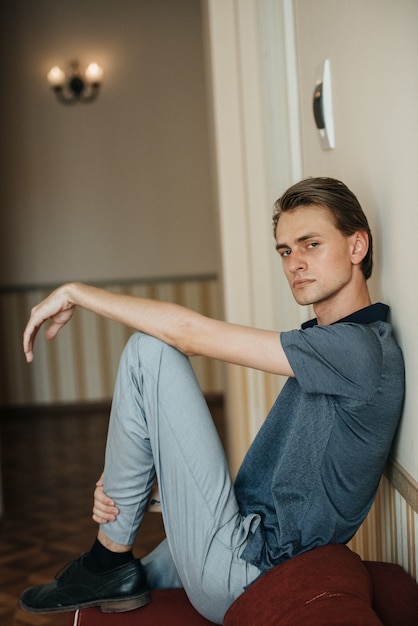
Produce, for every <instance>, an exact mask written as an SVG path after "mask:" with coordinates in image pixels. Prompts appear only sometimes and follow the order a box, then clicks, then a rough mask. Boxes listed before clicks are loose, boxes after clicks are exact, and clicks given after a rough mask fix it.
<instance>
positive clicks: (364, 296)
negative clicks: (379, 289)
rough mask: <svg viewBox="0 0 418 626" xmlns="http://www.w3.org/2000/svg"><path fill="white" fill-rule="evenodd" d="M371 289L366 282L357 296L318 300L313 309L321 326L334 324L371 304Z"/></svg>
mask: <svg viewBox="0 0 418 626" xmlns="http://www.w3.org/2000/svg"><path fill="white" fill-rule="evenodd" d="M371 303H372V302H371V299H370V294H369V290H368V288H367V285H366V283H364V288H363V289H361V290H359V291H358V292H357V293H356V297H354V298H353V297H351V298H341V297H340V298H336V299H334V300H333V301H325V302H318V303H317V304H314V306H313V310H314V313H315V316H316V318H317V320H318V324H319V325H320V326H325V325H327V324H333V323H334V322H338V320H340V319H342V318H344V317H348V316H349V315H351V314H352V313H355V312H356V311H359V310H360V309H364V308H365V307H367V306H370V305H371Z"/></svg>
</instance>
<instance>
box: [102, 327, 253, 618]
mask: <svg viewBox="0 0 418 626" xmlns="http://www.w3.org/2000/svg"><path fill="white" fill-rule="evenodd" d="M155 477H157V480H158V486H159V490H160V497H161V506H162V511H163V520H164V526H165V531H166V536H167V540H165V541H164V542H163V543H162V544H161V545H160V546H158V547H157V548H156V550H154V551H153V552H152V553H151V554H150V555H149V556H148V557H147V558H146V559H144V560H143V563H144V566H145V567H146V571H147V575H148V580H149V583H150V586H151V588H170V587H179V586H181V587H184V589H185V591H186V593H187V595H188V597H189V599H190V601H191V602H192V604H193V605H194V606H195V607H196V609H197V610H198V611H199V612H200V613H202V614H203V615H204V616H205V617H207V618H208V619H210V620H212V621H213V622H215V623H218V624H221V623H222V621H223V617H224V614H225V612H226V611H227V609H228V608H229V606H230V605H231V604H232V602H233V601H234V600H235V599H236V598H237V597H238V596H239V595H240V594H241V593H242V592H243V590H244V587H245V586H246V585H248V584H249V583H251V582H252V581H253V580H254V579H255V578H257V576H258V575H259V573H260V572H259V570H258V569H257V568H256V567H254V566H252V565H249V564H248V563H246V562H245V561H244V560H243V559H241V558H240V555H241V553H242V552H243V550H244V548H245V545H246V541H247V538H248V536H249V534H250V533H251V532H254V530H255V528H256V527H257V526H258V524H259V522H260V519H259V516H258V515H256V514H253V515H249V516H247V517H243V516H242V515H241V514H240V512H239V510H238V504H237V501H236V498H235V494H234V488H233V484H232V480H231V476H230V473H229V469H228V466H227V462H226V458H225V454H224V450H223V448H222V445H221V443H220V440H219V437H218V434H217V432H216V429H215V426H214V424H213V421H212V418H211V416H210V413H209V410H208V408H207V405H206V402H205V400H204V398H203V396H202V393H201V390H200V388H199V385H198V383H197V381H196V379H195V376H194V373H193V370H192V367H191V365H190V362H189V360H188V358H187V357H185V356H184V355H183V354H181V353H180V352H178V351H177V350H176V349H174V348H171V347H169V346H167V345H166V344H165V343H163V342H161V341H159V340H157V339H154V338H153V337H150V336H148V335H145V334H142V333H135V334H134V335H133V336H132V337H131V339H130V340H129V342H128V344H127V346H126V348H125V350H124V352H123V354H122V357H121V361H120V365H119V371H118V376H117V380H116V386H115V394H114V398H113V403H112V410H111V416H110V424H109V432H108V440H107V446H106V460H105V473H104V489H105V492H106V493H107V494H108V495H109V496H110V497H111V498H113V500H114V501H115V503H116V506H117V507H118V508H119V510H120V514H119V516H118V518H117V520H116V521H115V522H111V523H108V524H104V525H102V526H101V530H102V531H103V533H104V534H105V535H106V536H107V537H109V538H110V539H111V540H113V541H115V542H116V543H119V544H122V545H128V544H133V543H134V541H135V537H136V534H137V531H138V528H139V525H140V523H141V520H142V517H143V514H144V511H145V509H146V506H147V501H148V497H149V494H150V490H151V488H152V486H153V484H154V480H155Z"/></svg>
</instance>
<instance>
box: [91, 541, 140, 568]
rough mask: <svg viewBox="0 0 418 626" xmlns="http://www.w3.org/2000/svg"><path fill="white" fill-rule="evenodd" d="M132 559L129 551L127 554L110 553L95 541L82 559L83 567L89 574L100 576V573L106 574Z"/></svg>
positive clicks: (132, 556)
mask: <svg viewBox="0 0 418 626" xmlns="http://www.w3.org/2000/svg"><path fill="white" fill-rule="evenodd" d="M133 558H134V555H133V553H132V550H129V552H112V551H111V550H108V549H107V548H105V547H104V545H103V544H102V543H100V541H99V540H98V539H96V541H95V542H94V544H93V545H92V547H91V549H90V552H88V554H87V555H86V557H85V559H84V565H85V566H86V568H87V569H88V570H89V571H90V572H94V573H95V574H100V572H107V571H109V570H111V569H116V568H117V567H120V566H121V565H125V564H126V563H129V561H132V559H133Z"/></svg>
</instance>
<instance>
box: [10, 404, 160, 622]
mask: <svg viewBox="0 0 418 626" xmlns="http://www.w3.org/2000/svg"><path fill="white" fill-rule="evenodd" d="M107 423H108V414H107V411H105V410H104V409H103V408H102V410H98V409H97V408H96V409H95V410H92V411H90V412H74V413H62V412H59V413H58V414H54V413H52V412H50V411H49V410H48V411H47V412H46V414H41V413H40V412H36V413H33V412H32V413H31V414H28V412H25V411H19V412H16V411H13V412H9V413H7V411H5V410H2V411H1V415H0V442H1V462H2V474H3V500H4V515H3V518H2V520H1V522H0V624H1V626H29V625H31V626H33V625H39V626H44V625H45V626H52V625H53V626H67V624H68V621H69V617H68V614H66V613H64V614H55V615H51V616H47V615H34V614H30V613H26V612H25V611H22V610H21V609H20V608H19V606H18V599H19V596H20V594H21V592H22V591H23V590H24V589H25V588H26V587H28V586H31V585H37V584H41V583H44V582H48V581H50V580H52V579H53V577H54V576H55V574H56V572H57V571H59V570H60V569H61V568H62V567H63V566H64V565H65V564H66V563H67V562H68V561H70V560H71V559H73V558H74V557H75V556H77V555H78V554H79V553H80V552H82V551H84V550H88V549H89V548H90V546H91V544H92V543H93V541H94V539H95V536H96V532H97V526H96V524H95V523H94V522H93V520H92V519H91V508H92V493H93V489H94V484H95V481H96V480H97V478H98V477H99V475H100V473H101V470H102V467H103V455H104V446H105V439H106V432H107ZM163 537H164V529H163V525H162V520H161V515H160V514H159V513H147V514H146V516H145V520H144V523H143V525H142V527H141V530H140V533H139V536H138V540H137V543H136V545H135V555H136V556H138V557H141V556H144V555H145V554H146V553H148V552H149V551H150V550H151V549H152V548H153V547H154V546H155V545H157V543H159V541H161V539H162V538H163Z"/></svg>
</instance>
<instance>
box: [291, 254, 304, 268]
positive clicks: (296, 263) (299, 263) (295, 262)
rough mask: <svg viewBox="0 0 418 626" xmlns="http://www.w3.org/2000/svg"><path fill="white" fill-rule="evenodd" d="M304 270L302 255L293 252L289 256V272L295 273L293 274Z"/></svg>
mask: <svg viewBox="0 0 418 626" xmlns="http://www.w3.org/2000/svg"><path fill="white" fill-rule="evenodd" d="M304 269H306V262H305V259H304V258H303V255H302V253H300V252H297V251H293V252H292V255H291V261H290V271H291V272H293V273H295V272H300V271H301V270H304Z"/></svg>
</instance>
